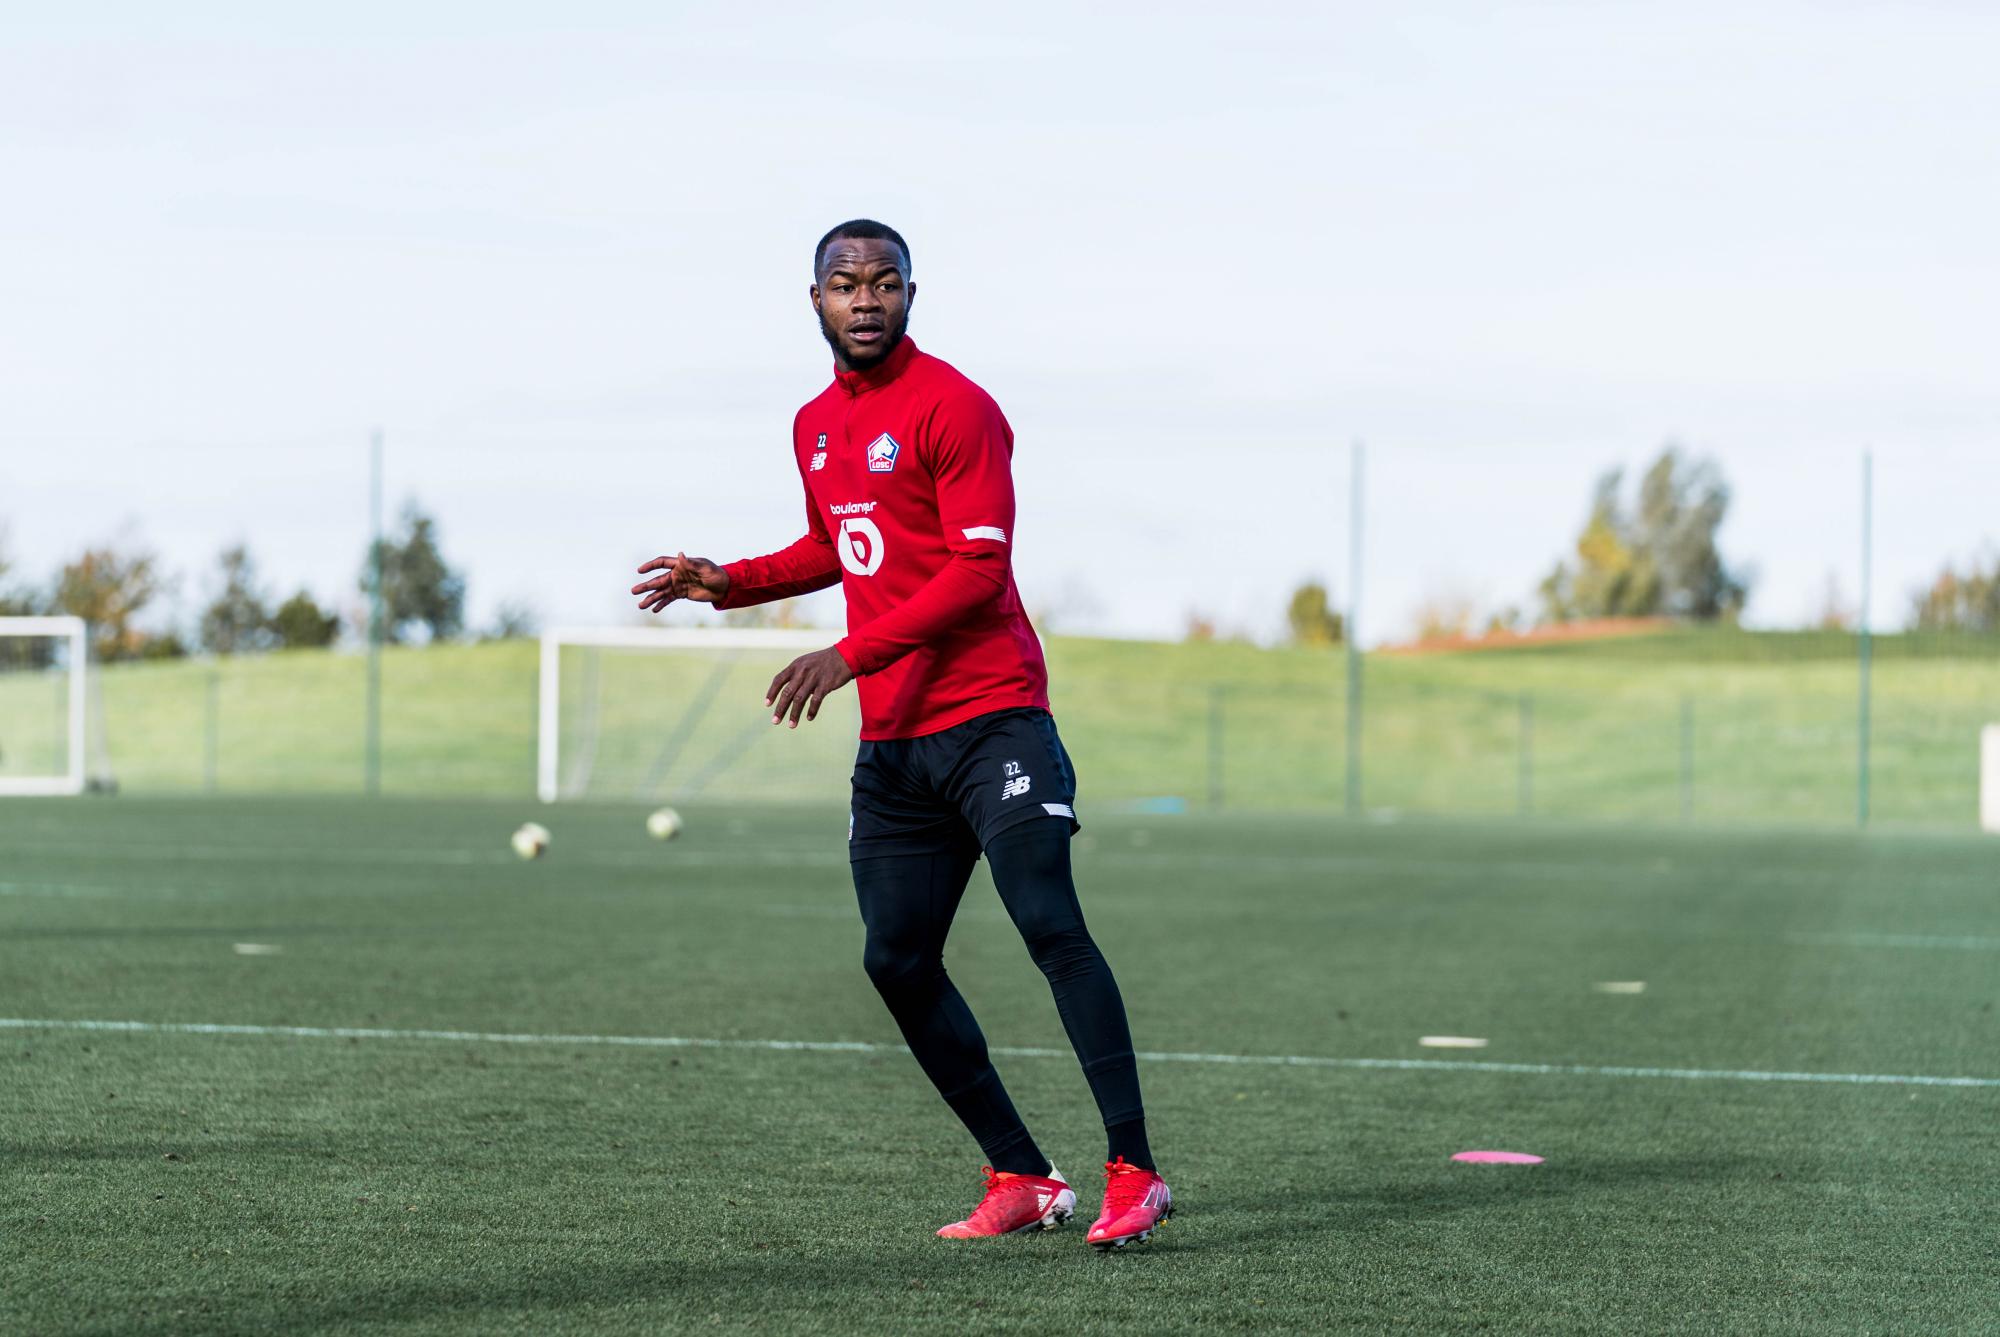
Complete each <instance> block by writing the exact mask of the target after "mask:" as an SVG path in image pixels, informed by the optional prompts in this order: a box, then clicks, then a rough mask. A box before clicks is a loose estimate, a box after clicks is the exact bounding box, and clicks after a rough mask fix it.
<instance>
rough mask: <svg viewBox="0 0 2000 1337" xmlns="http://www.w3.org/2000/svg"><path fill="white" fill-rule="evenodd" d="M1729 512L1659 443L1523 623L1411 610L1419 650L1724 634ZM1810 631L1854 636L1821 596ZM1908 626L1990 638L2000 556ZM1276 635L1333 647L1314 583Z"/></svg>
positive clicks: (1571, 551)
mask: <svg viewBox="0 0 2000 1337" xmlns="http://www.w3.org/2000/svg"><path fill="white" fill-rule="evenodd" d="M1729 503H1730V488H1729V484H1728V482H1727V481H1726V480H1725V479H1724V478H1723V475H1722V470H1721V468H1720V467H1719V466H1718V465H1717V464H1716V463H1715V461H1714V460H1711V459H1704V458H1698V457H1695V456H1692V455H1690V454H1688V453H1687V452H1686V451H1684V450H1683V449H1681V448H1680V447H1679V446H1677V445H1674V444H1672V443H1669V444H1668V445H1666V446H1664V447H1663V448H1662V449H1661V451H1660V453H1659V455H1658V456H1656V457H1655V458H1654V460H1653V462H1652V463H1651V464H1650V465H1648V466H1647V468H1646V470H1645V472H1644V473H1642V474H1641V475H1640V476H1639V479H1638V484H1637V486H1636V487H1635V488H1633V489H1630V491H1629V494H1628V489H1627V487H1626V482H1625V472H1624V470H1622V469H1612V470H1609V471H1607V472H1605V473H1604V474H1601V475H1600V476H1599V477H1598V479H1597V481H1596V484H1595V485H1594V486H1593V487H1592V489H1591V492H1590V499H1589V503H1588V506H1587V508H1586V511H1585V516H1584V521H1583V526H1582V528H1581V529H1580V530H1579V531H1578V533H1577V535H1576V538H1575V539H1574V540H1573V541H1572V542H1571V543H1570V545H1569V548H1568V551H1567V552H1566V553H1565V554H1564V555H1563V556H1562V557H1561V558H1559V559H1558V560H1557V561H1556V563H1555V564H1554V565H1553V566H1552V567H1551V568H1550V570H1549V572H1548V574H1547V575H1546V576H1544V577H1543V578H1542V580H1541V582H1540V583H1539V584H1538V585H1537V586H1536V587H1535V589H1534V591H1533V594H1532V596H1531V599H1530V601H1529V602H1530V605H1531V607H1532V609H1533V611H1532V612H1529V613H1524V612H1523V611H1522V610H1521V609H1520V608H1518V607H1514V608H1508V609H1504V610H1501V611H1500V612H1497V613H1494V614H1490V615H1489V616H1488V617H1487V619H1486V625H1485V626H1484V627H1483V628H1482V627H1480V626H1478V625H1477V612H1476V610H1475V608H1474V606H1473V604H1472V603H1471V601H1470V600H1464V599H1458V600H1442V601H1432V604H1431V605H1428V606H1426V607H1425V608H1424V609H1420V610H1419V614H1418V639H1419V640H1434V639H1443V638H1447V637H1452V636H1465V635H1472V634H1476V633H1477V632H1479V631H1481V630H1484V631H1488V632H1492V631H1502V630H1506V631H1512V630H1520V629H1523V628H1524V627H1528V626H1548V625H1552V624H1559V623H1570V622H1579V621H1587V620H1594V619H1603V618H1657V617H1665V618H1673V619H1676V620H1679V621H1684V622H1696V623H1716V622H1723V623H1727V622H1734V621H1736V620H1737V618H1738V617H1740V616H1741V614H1742V612H1743V608H1744V605H1745V603H1746V602H1747V601H1748V599H1749V597H1750V589H1751V585H1752V577H1751V573H1750V572H1749V570H1748V569H1747V568H1746V567H1744V566H1742V565H1741V564H1738V563H1734V562H1731V561H1729V560H1728V559H1726V558H1725V557H1724V556H1723V553H1722V549H1721V546H1720V542H1719V534H1720V531H1721V529H1722V522H1723V521H1724V520H1725V519H1726V518H1727V517H1728V514H1729ZM1817 624H1818V625H1819V626H1820V627H1823V628H1852V626H1853V625H1854V617H1853V614H1852V612H1851V611H1850V610H1847V609H1846V608H1844V607H1843V606H1841V605H1840V603H1839V600H1838V591H1837V589H1836V588H1830V589H1829V592H1828V599H1827V608H1826V610H1825V611H1824V612H1823V613H1822V614H1821V615H1820V617H1819V618H1818V619H1817ZM1906 625H1907V626H1908V627H1909V629H1910V630H1912V631H1957V632H2000V554H1989V555H1987V556H1986V557H1984V558H1983V559H1982V558H1980V557H1974V558H1972V559H1970V560H1969V561H1967V562H1966V564H1965V565H1964V567H1963V568H1961V567H1959V566H1958V565H1957V564H1956V563H1952V562H1947V563H1946V564H1945V565H1944V566H1943V567H1942V568H1941V569H1940V570H1939V572H1938V574H1937V575H1936V576H1935V577H1933V578H1932V580H1931V581H1930V583H1929V584H1927V585H1925V586H1924V587H1923V588H1921V589H1919V590H1917V591H1915V592H1914V593H1913V594H1912V595H1911V597H1910V607H1909V612H1908V617H1907V621H1906ZM1286 627H1287V630H1288V632H1289V634H1290V638H1291V640H1292V641H1293V642H1294V643H1296V644H1302V645H1325V644H1333V643H1338V642H1340V641H1341V640H1342V639H1343V638H1344V636H1345V628H1344V627H1343V625H1342V623H1341V616H1340V614H1339V613H1338V612H1337V611H1335V610H1334V608H1333V607H1332V604H1331V595H1330V593H1329V591H1328V589H1327V587H1326V586H1325V585H1324V584H1323V583H1321V582H1320V581H1317V580H1309V581H1306V582H1304V583H1302V584H1300V585H1299V586H1298V587H1297V588H1295V589H1294V590H1293V592H1292V596H1291V600H1290V603H1289V605H1288V607H1287V610H1286ZM1204 633H1205V634H1204ZM1213 634H1214V631H1213V624H1212V623H1211V622H1209V621H1207V620H1206V619H1203V618H1200V617H1199V616H1195V617H1191V618H1190V621H1189V635H1190V639H1207V638H1208V637H1209V636H1212V635H1213Z"/></svg>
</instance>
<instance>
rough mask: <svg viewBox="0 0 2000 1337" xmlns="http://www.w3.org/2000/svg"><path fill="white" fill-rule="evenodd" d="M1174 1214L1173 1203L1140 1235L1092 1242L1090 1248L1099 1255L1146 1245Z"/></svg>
mask: <svg viewBox="0 0 2000 1337" xmlns="http://www.w3.org/2000/svg"><path fill="white" fill-rule="evenodd" d="M1173 1214H1174V1205H1173V1204H1172V1203H1168V1204H1167V1209H1166V1210H1165V1211H1164V1212H1161V1213H1160V1219H1159V1220H1157V1221H1155V1222H1153V1224H1152V1225H1150V1226H1148V1227H1146V1229H1144V1230H1142V1231H1140V1232H1139V1233H1138V1234H1136V1235H1126V1236H1123V1237H1122V1238H1120V1239H1115V1240H1092V1241H1091V1242H1090V1247H1091V1248H1093V1249H1095V1250H1097V1251H1098V1252H1099V1253H1110V1252H1111V1251H1112V1250H1113V1249H1122V1248H1124V1247H1125V1246H1126V1245H1128V1244H1144V1243H1145V1242H1146V1241H1147V1240H1149V1239H1151V1238H1153V1232H1154V1231H1155V1230H1158V1229H1159V1228H1160V1227H1161V1226H1163V1225H1165V1224H1166V1223H1167V1218H1169V1217H1171V1216H1172V1215H1173Z"/></svg>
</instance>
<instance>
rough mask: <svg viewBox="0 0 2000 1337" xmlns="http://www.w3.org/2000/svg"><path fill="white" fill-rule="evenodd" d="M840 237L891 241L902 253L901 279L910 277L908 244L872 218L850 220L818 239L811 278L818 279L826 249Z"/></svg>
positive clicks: (888, 227)
mask: <svg viewBox="0 0 2000 1337" xmlns="http://www.w3.org/2000/svg"><path fill="white" fill-rule="evenodd" d="M842 237H848V238H852V239H853V240H856V241H893V242H895V243H896V249H897V250H899V251H901V252H902V253H903V277H904V278H908V277H909V276H910V243H908V242H907V241H904V240H903V234H902V233H900V232H898V231H896V229H894V228H892V227H890V226H889V225H888V224H887V223H878V222H876V221H875V220H874V219H872V218H850V219H848V220H847V221H846V222H845V223H842V224H841V225H840V226H839V227H837V228H834V229H833V230H832V231H831V232H828V233H827V234H826V235H825V236H824V237H821V238H820V239H819V245H817V246H815V247H813V277H814V278H818V277H819V267H820V265H821V264H822V263H824V262H825V260H826V248H827V247H828V245H830V244H831V243H833V242H836V241H839V240H840V239H841V238H842Z"/></svg>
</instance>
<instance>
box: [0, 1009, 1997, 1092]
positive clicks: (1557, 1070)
mask: <svg viewBox="0 0 2000 1337" xmlns="http://www.w3.org/2000/svg"><path fill="white" fill-rule="evenodd" d="M0 1030H8V1031H36V1030H48V1031H124V1032H137V1033H140V1034H148V1035H264V1036H283V1037H292V1038H298V1039H309V1040H445V1041H450V1042H453V1043H460V1044H503V1045H608V1046H613V1047H619V1048H631V1049H751V1050H764V1051H772V1050H776V1051H803V1052H806V1053H822V1054H906V1053H908V1052H909V1050H907V1049H906V1048H904V1047H903V1046H902V1045H885V1044H876V1043H874V1042H872V1041H869V1040H722V1039H713V1038H706V1037H697V1036H683V1035H534V1034H510V1033H507V1032H504V1031H433V1030H388V1029H384V1028H380V1027H370V1026H251V1025H240V1024H231V1023H226V1022H206V1021H101V1020H76V1019H57V1018H45V1017H0ZM991 1052H992V1053H995V1054H999V1055H1001V1056H1003V1057H1006V1058H1065V1059H1066V1058H1073V1057H1074V1055H1072V1054H1071V1053H1070V1051H1069V1050H1067V1049H1035V1048H1027V1047H1014V1046H1005V1045H994V1046H991ZM1138 1057H1139V1058H1142V1059H1144V1060H1145V1061H1146V1062H1148V1063H1212V1064H1224V1065H1233V1066H1247V1067H1259V1068H1350V1069H1360V1070H1363V1071H1386V1072H1484V1073H1512V1074H1519V1075H1521V1076H1528V1077H1655V1078H1665V1079H1669V1080H1674V1081H1712V1082H1808V1083H1820V1084H1828V1085H1835V1086H1958V1087H1978V1088H2000V1077H1930V1076H1920V1075H1908V1074H1901V1073H1864V1072H1766V1071H1761V1070H1758V1069H1747V1068H1637V1067H1621V1066H1611V1065H1598V1064H1590V1063H1474V1062H1455V1061H1452V1060H1449V1059H1438V1058H1323V1057H1316V1056H1314V1055H1310V1054H1197V1053H1178V1052H1174V1051H1171V1050H1168V1051H1161V1050H1148V1051H1141V1052H1140V1053H1139V1055H1138Z"/></svg>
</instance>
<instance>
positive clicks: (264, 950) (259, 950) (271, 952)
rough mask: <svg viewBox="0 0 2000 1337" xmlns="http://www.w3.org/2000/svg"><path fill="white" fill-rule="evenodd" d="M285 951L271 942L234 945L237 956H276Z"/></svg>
mask: <svg viewBox="0 0 2000 1337" xmlns="http://www.w3.org/2000/svg"><path fill="white" fill-rule="evenodd" d="M284 950H285V949H284V948H282V947H280V946H278V945H277V944H276V943H271V942H239V943H237V944H236V954H237V955H238V956H276V955H277V954H278V953H280V952H282V951H284Z"/></svg>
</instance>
